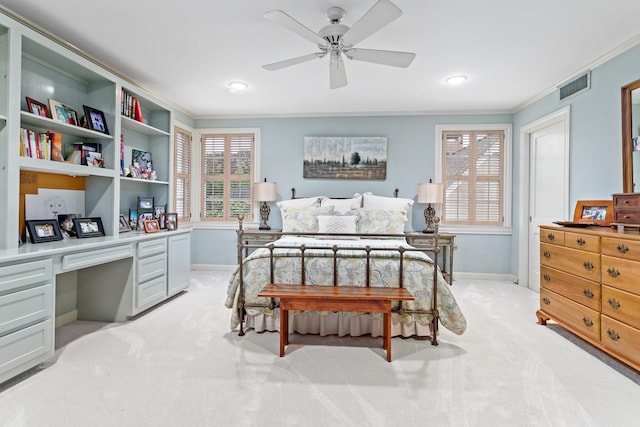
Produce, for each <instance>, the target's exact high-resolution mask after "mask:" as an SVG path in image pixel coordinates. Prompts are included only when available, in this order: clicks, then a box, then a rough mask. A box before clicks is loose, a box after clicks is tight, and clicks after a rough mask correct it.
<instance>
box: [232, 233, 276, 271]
mask: <svg viewBox="0 0 640 427" xmlns="http://www.w3.org/2000/svg"><path fill="white" fill-rule="evenodd" d="M281 232H282V230H280V229H278V230H276V229H272V230H258V229H250V230H247V229H245V230H242V240H243V243H244V244H245V245H248V244H260V243H262V244H265V245H266V244H267V243H271V242H273V241H276V240H278V239H279V238H280V237H282V236H281V235H280V233H281ZM247 255H249V248H247V247H245V248H244V256H245V257H246V256H247ZM241 262H242V260H241V259H239V260H238V264H239V263H241Z"/></svg>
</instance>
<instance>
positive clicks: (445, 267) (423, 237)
mask: <svg viewBox="0 0 640 427" xmlns="http://www.w3.org/2000/svg"><path fill="white" fill-rule="evenodd" d="M405 234H406V236H407V243H408V244H410V245H411V246H413V247H414V248H418V249H422V248H425V249H427V248H433V243H434V238H433V234H429V233H422V232H419V231H411V232H405ZM455 238H456V235H455V234H451V233H438V247H439V248H440V252H441V253H442V268H441V271H442V275H443V276H444V278H445V280H446V281H447V282H448V283H449V285H451V284H452V283H453V248H454V245H455ZM424 252H425V253H427V252H431V253H433V251H428V250H425V251H424Z"/></svg>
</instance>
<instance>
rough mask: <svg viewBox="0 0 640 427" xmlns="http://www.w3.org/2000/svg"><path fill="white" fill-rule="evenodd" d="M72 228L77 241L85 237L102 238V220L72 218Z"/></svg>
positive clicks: (97, 218) (98, 218) (96, 218)
mask: <svg viewBox="0 0 640 427" xmlns="http://www.w3.org/2000/svg"><path fill="white" fill-rule="evenodd" d="M73 228H74V229H75V231H76V235H77V236H78V239H83V238H85V237H98V236H104V227H103V226H102V218H100V217H93V218H74V219H73Z"/></svg>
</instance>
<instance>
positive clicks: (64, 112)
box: [49, 99, 80, 126]
mask: <svg viewBox="0 0 640 427" xmlns="http://www.w3.org/2000/svg"><path fill="white" fill-rule="evenodd" d="M49 107H51V118H52V119H53V120H56V121H58V122H62V123H67V124H69V125H74V126H78V124H79V123H80V122H79V121H78V112H77V111H76V110H75V108H73V107H71V106H70V105H66V104H63V103H62V102H59V101H56V100H54V99H49Z"/></svg>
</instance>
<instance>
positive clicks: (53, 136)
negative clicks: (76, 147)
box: [47, 132, 64, 162]
mask: <svg viewBox="0 0 640 427" xmlns="http://www.w3.org/2000/svg"><path fill="white" fill-rule="evenodd" d="M47 134H48V135H49V140H50V141H51V160H55V161H56V162H64V156H63V155H62V134H59V133H57V132H47Z"/></svg>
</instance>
